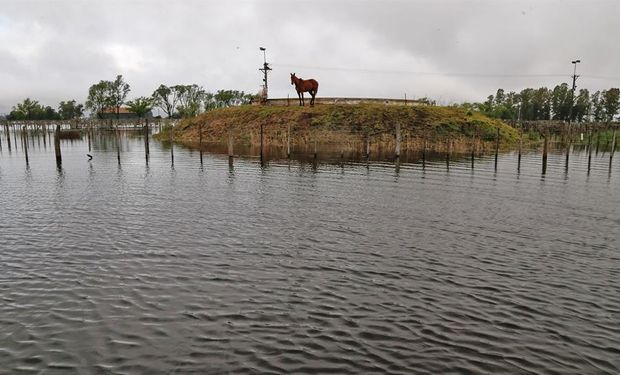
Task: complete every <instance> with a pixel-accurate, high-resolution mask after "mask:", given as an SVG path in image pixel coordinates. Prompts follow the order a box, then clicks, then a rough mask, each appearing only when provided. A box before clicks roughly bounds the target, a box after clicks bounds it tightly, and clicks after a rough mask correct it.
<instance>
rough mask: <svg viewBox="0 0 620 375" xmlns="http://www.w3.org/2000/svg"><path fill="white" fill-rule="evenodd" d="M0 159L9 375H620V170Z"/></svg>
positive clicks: (103, 145) (35, 146)
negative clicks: (478, 374)
mask: <svg viewBox="0 0 620 375" xmlns="http://www.w3.org/2000/svg"><path fill="white" fill-rule="evenodd" d="M11 141H12V150H11V152H9V150H8V144H7V139H6V136H5V134H4V133H2V149H1V151H0V300H1V304H0V373H24V374H29V373H33V374H35V373H42V374H71V373H77V374H146V373H148V374H159V373H166V374H168V373H183V374H185V373H196V374H218V373H235V374H237V373H295V374H301V373H342V374H347V373H350V374H361V373H364V374H368V373H402V374H411V373H420V374H425V373H427V374H444V373H519V374H524V373H533V374H534V373H535V374H541V373H549V374H553V373H557V374H614V373H618V372H620V324H619V323H620V284H619V283H618V280H620V242H619V239H620V157H619V156H618V154H616V156H615V160H614V164H613V166H612V170H611V173H610V170H609V153H605V154H602V153H599V154H595V155H593V160H592V171H591V173H590V174H589V175H588V173H587V155H586V154H585V153H584V152H575V153H573V154H572V155H571V159H570V165H569V169H568V172H566V170H565V168H564V154H561V153H558V154H551V155H550V156H549V168H548V170H547V174H546V175H545V176H542V175H541V162H540V161H541V160H540V159H541V156H540V154H537V153H527V154H525V155H523V161H522V165H521V170H520V173H517V157H516V155H515V154H514V153H508V154H502V155H500V156H499V160H498V165H497V169H496V168H495V163H494V156H493V155H491V156H483V157H480V158H477V159H476V161H475V162H476V164H475V169H473V170H472V169H471V164H470V161H469V160H468V159H467V158H463V159H458V160H452V161H451V164H450V168H449V169H447V166H446V161H445V160H434V161H432V160H427V161H426V162H425V165H424V168H423V167H422V163H421V162H420V161H419V160H418V161H415V162H409V163H407V162H403V163H401V164H400V166H399V167H398V169H397V168H396V167H395V165H394V164H393V163H390V162H387V161H376V162H370V163H369V164H366V163H365V162H352V161H345V162H343V163H340V162H339V161H338V160H335V161H334V162H324V161H319V162H318V163H316V164H313V163H308V162H305V161H299V160H293V161H291V162H290V163H289V162H287V161H286V160H284V161H273V160H272V161H270V162H268V163H267V165H266V166H265V167H262V168H261V166H260V163H259V162H258V160H257V159H256V158H239V159H235V161H234V166H233V167H230V166H229V164H228V158H227V157H226V156H225V155H218V154H209V153H205V154H204V155H203V163H202V165H201V164H200V157H199V153H198V152H197V151H191V150H188V149H184V148H180V147H176V146H175V150H174V165H172V163H171V153H170V149H169V148H168V147H166V146H164V145H162V144H160V143H158V142H156V141H152V142H151V156H150V160H149V163H148V165H147V163H146V162H145V157H144V148H143V141H142V139H141V138H140V137H137V136H127V135H125V136H124V137H123V139H122V142H121V147H122V152H121V165H120V167H119V165H118V163H117V155H116V151H115V149H114V142H113V141H112V140H111V139H109V138H106V137H104V136H101V135H99V136H96V137H94V139H93V140H92V151H91V152H90V153H91V154H92V156H93V159H92V160H91V161H89V160H88V158H87V157H86V154H87V153H88V142H87V140H86V138H83V139H82V140H73V141H69V140H66V141H65V140H63V141H62V144H61V147H62V149H63V164H62V168H61V169H57V168H56V165H55V160H54V150H53V147H50V144H49V139H48V140H47V142H46V143H43V140H42V139H41V138H40V137H39V138H33V137H32V136H31V138H29V140H28V142H29V155H28V156H29V163H28V165H26V161H25V154H24V152H23V148H22V147H21V144H19V142H20V140H19V138H17V141H18V147H17V149H16V145H15V141H14V140H13V138H12V139H11Z"/></svg>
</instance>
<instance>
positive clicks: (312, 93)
mask: <svg viewBox="0 0 620 375" xmlns="http://www.w3.org/2000/svg"><path fill="white" fill-rule="evenodd" d="M310 95H312V99H310V106H311V107H314V97H315V96H316V91H310Z"/></svg>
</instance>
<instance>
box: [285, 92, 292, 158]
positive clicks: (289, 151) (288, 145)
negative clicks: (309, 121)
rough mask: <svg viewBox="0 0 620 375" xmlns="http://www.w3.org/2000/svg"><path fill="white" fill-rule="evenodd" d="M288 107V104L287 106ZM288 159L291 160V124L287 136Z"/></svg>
mask: <svg viewBox="0 0 620 375" xmlns="http://www.w3.org/2000/svg"><path fill="white" fill-rule="evenodd" d="M287 105H288V104H287ZM286 157H287V158H288V159H290V158H291V124H290V123H289V124H288V129H287V136H286Z"/></svg>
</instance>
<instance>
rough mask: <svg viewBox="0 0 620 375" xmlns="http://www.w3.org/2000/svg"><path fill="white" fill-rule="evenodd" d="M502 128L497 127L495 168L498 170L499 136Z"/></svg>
mask: <svg viewBox="0 0 620 375" xmlns="http://www.w3.org/2000/svg"><path fill="white" fill-rule="evenodd" d="M500 134H501V133H500V129H499V128H497V139H496V140H495V170H496V171H497V159H498V157H499V138H500Z"/></svg>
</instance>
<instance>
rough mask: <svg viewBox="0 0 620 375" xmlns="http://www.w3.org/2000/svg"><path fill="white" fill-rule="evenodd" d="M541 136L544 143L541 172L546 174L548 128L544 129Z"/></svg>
mask: <svg viewBox="0 0 620 375" xmlns="http://www.w3.org/2000/svg"><path fill="white" fill-rule="evenodd" d="M543 137H544V138H545V143H544V145H543V157H542V174H546V173H547V150H548V147H549V130H546V131H545V134H544V135H543Z"/></svg>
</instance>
